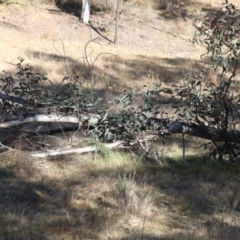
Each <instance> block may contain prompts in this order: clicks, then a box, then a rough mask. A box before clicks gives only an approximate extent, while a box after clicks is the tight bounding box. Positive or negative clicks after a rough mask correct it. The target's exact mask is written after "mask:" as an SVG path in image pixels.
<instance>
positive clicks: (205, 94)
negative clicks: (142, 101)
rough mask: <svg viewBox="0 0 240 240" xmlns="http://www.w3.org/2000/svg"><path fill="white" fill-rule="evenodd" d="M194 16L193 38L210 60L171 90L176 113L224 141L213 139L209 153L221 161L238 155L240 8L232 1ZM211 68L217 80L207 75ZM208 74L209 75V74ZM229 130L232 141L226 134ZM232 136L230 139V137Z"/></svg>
mask: <svg viewBox="0 0 240 240" xmlns="http://www.w3.org/2000/svg"><path fill="white" fill-rule="evenodd" d="M196 19H197V20H198V21H199V20H200V21H201V22H202V24H201V26H200V27H199V28H198V31H197V32H196V34H195V36H194V42H197V43H200V44H202V45H204V46H205V48H206V53H205V54H203V55H202V58H203V59H206V58H207V59H209V60H208V61H209V64H208V65H206V64H203V65H202V67H201V68H200V69H199V72H198V73H197V74H196V73H194V72H190V73H187V74H185V78H184V82H183V83H181V84H180V86H179V87H178V88H175V91H174V93H172V92H169V91H167V90H164V92H165V93H168V94H172V95H173V96H174V97H175V99H178V100H176V101H175V102H174V104H173V105H174V106H177V112H178V117H179V118H180V119H182V120H184V121H187V122H194V123H197V124H199V125H202V126H205V127H208V128H209V131H211V129H214V130H217V131H218V134H219V136H222V138H223V139H225V140H224V142H223V143H217V142H215V141H214V139H213V141H212V145H211V146H212V147H213V148H212V149H211V151H212V154H213V156H214V157H216V158H218V159H219V160H221V161H223V160H224V159H226V160H227V161H229V162H233V161H234V159H236V158H237V157H238V156H239V155H240V152H239V149H240V148H239V147H240V146H239V144H238V143H234V138H235V140H236V142H237V141H239V138H240V136H238V135H239V134H238V133H237V132H235V130H239V117H240V115H239V111H240V108H239V103H240V95H239V93H238V91H236V89H237V84H238V82H237V81H235V80H234V79H235V77H236V75H237V73H238V71H239V59H240V37H239V36H240V35H239V34H240V10H239V9H237V7H236V6H234V5H233V4H228V3H225V4H223V6H222V7H221V8H220V9H219V10H218V11H215V10H214V11H209V12H207V13H206V12H204V15H203V16H201V15H197V16H196ZM210 71H212V72H213V75H215V77H216V79H217V82H216V83H213V81H212V79H211V78H210V79H209V72H210ZM210 77H212V76H211V75H210ZM230 132H231V133H232V135H233V139H231V141H230V140H229V138H227V134H228V133H230ZM232 140H233V141H232Z"/></svg>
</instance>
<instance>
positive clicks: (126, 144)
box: [30, 134, 158, 158]
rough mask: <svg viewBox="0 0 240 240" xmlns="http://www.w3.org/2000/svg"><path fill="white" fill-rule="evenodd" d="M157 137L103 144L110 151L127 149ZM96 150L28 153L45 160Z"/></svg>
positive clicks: (95, 149)
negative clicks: (46, 158)
mask: <svg viewBox="0 0 240 240" xmlns="http://www.w3.org/2000/svg"><path fill="white" fill-rule="evenodd" d="M157 137H158V136H157V135H153V134H152V135H146V136H144V137H142V138H141V139H138V140H137V141H132V142H130V143H129V142H126V141H123V140H119V141H116V142H113V143H105V144H103V146H104V147H106V148H109V149H112V148H129V147H131V146H132V145H135V144H136V143H139V142H144V141H149V140H153V139H156V138H157ZM97 150H98V147H96V146H87V147H83V148H74V149H66V150H59V149H57V150H49V151H46V152H32V153H30V156H32V157H37V158H45V157H48V156H49V157H54V156H59V155H67V154H73V153H78V154H82V153H87V152H95V151H97Z"/></svg>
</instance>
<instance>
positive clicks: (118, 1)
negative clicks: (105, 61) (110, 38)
mask: <svg viewBox="0 0 240 240" xmlns="http://www.w3.org/2000/svg"><path fill="white" fill-rule="evenodd" d="M120 5H121V0H117V9H116V22H115V37H114V43H115V44H117V41H118V19H119V11H120Z"/></svg>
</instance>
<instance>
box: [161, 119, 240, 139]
mask: <svg viewBox="0 0 240 240" xmlns="http://www.w3.org/2000/svg"><path fill="white" fill-rule="evenodd" d="M177 133H184V134H188V135H192V136H195V137H199V138H203V139H207V140H211V141H214V142H224V141H229V142H234V143H240V131H235V130H229V131H227V133H226V134H223V133H221V132H220V131H218V130H217V129H215V128H208V127H206V126H203V125H198V124H195V123H185V122H173V123H171V124H170V125H169V126H168V127H167V128H166V130H163V132H162V134H163V135H170V134H177Z"/></svg>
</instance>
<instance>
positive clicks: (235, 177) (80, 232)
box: [0, 0, 240, 240]
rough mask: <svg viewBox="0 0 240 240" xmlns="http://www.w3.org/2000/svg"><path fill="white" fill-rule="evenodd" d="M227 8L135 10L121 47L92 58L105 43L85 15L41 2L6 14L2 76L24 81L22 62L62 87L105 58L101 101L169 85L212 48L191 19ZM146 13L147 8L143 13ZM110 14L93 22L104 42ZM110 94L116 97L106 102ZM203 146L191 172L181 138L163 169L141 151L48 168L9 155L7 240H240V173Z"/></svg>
mask: <svg viewBox="0 0 240 240" xmlns="http://www.w3.org/2000/svg"><path fill="white" fill-rule="evenodd" d="M11 2H12V1H11ZM44 2H45V3H49V1H44ZM104 2H106V1H104ZM221 2H222V1H210V2H209V1H205V0H199V1H197V2H196V1H188V2H187V1H180V0H179V1H178V0H176V1H172V3H173V4H172V7H171V6H170V5H169V3H170V1H167V0H166V1H160V3H161V5H159V6H156V5H154V3H153V1H150V0H149V1H147V0H136V1H126V2H125V4H126V6H127V7H126V8H125V9H124V11H123V14H122V15H121V22H120V28H119V34H120V38H119V43H118V46H114V45H113V44H112V43H110V42H109V41H106V40H103V39H102V40H101V41H93V42H91V44H89V45H88V48H87V55H85V51H84V49H85V46H86V43H87V42H88V41H89V39H94V38H95V37H99V35H98V34H97V33H96V32H95V31H93V30H92V29H90V28H89V27H87V26H84V25H82V24H81V23H79V20H78V18H77V17H76V16H73V15H69V14H67V13H66V12H62V11H60V10H59V9H58V8H56V6H54V5H53V4H45V3H41V2H40V3H37V2H34V3H36V4H35V5H34V6H32V4H30V3H29V1H18V3H20V4H9V5H7V7H6V5H0V11H1V16H2V19H1V22H0V29H1V39H0V43H1V44H0V51H1V56H0V68H1V69H2V70H7V71H9V72H12V73H14V67H13V66H12V65H11V64H8V63H17V57H18V56H22V57H24V58H25V59H26V62H28V63H30V64H31V65H33V66H34V67H35V68H39V69H41V70H42V71H43V72H47V73H48V77H49V78H50V79H51V80H53V81H54V82H55V83H56V84H57V83H60V82H61V80H62V78H63V76H64V74H66V71H68V73H70V74H73V75H74V74H89V69H88V65H87V62H86V58H87V59H88V60H89V61H94V59H97V61H96V62H95V63H94V65H93V66H92V67H91V70H92V71H91V77H93V78H94V77H96V78H98V83H97V88H98V89H99V95H100V96H101V97H102V98H106V100H107V98H109V97H111V96H114V94H116V93H119V92H121V90H122V89H123V88H129V87H139V88H141V87H143V86H144V85H148V86H151V85H152V84H153V83H160V84H162V86H167V85H169V84H170V83H171V82H173V81H177V80H179V79H180V78H181V77H182V74H183V73H184V72H185V71H186V70H188V69H189V68H192V67H193V65H194V67H196V66H198V64H199V62H198V61H199V53H200V52H201V51H202V49H201V47H199V46H194V45H192V43H191V42H189V41H188V40H189V39H191V38H192V33H193V32H194V28H193V26H192V25H191V22H190V20H189V19H188V13H189V12H190V11H191V10H192V9H193V8H194V7H202V6H213V5H215V4H220V3H221ZM232 2H233V3H235V4H238V1H237V0H235V1H232ZM109 3H112V1H109ZM139 5H141V6H143V7H140V8H139V7H138V8H136V6H139ZM153 7H154V8H156V9H157V10H153V9H152V8H153ZM176 8H177V12H176ZM150 13H151V14H150ZM103 15H104V18H103V17H102V15H95V16H92V20H93V24H96V26H98V25H100V26H104V27H107V28H106V29H107V31H106V32H101V33H102V34H103V35H104V36H105V37H108V38H109V39H110V40H111V39H113V34H114V30H113V28H112V26H113V25H112V24H113V22H114V21H113V19H114V14H112V13H111V12H107V13H104V14H103ZM176 36H177V37H176ZM100 53H106V54H102V55H100V56H99V54H100ZM108 53H111V54H114V55H116V56H113V55H109V54H108ZM66 66H67V68H66ZM99 76H101V77H99ZM106 86H108V87H109V88H111V91H110V92H111V94H112V95H110V96H109V95H106V94H104V90H105V88H106ZM194 141H195V140H194V139H193V138H188V139H187V148H188V149H187V150H188V152H187V156H189V157H188V158H187V159H186V161H187V164H186V163H184V162H182V160H181V158H182V149H181V139H178V138H174V139H169V140H168V145H167V146H166V147H165V148H164V154H163V156H162V155H161V150H162V148H161V142H157V143H156V146H155V147H156V149H157V150H158V152H159V155H160V157H161V158H162V157H163V159H161V160H162V161H163V163H164V164H163V166H159V165H158V164H157V163H156V162H154V161H153V160H152V159H149V158H140V156H141V154H142V153H141V152H139V150H133V151H132V152H120V151H114V152H113V151H109V150H107V149H104V148H102V147H101V146H99V148H100V150H101V151H100V153H97V154H86V155H81V156H65V157H63V156H60V157H57V158H52V159H45V160H39V159H31V158H29V157H28V156H27V155H26V154H24V153H22V152H19V151H14V152H8V153H4V154H2V155H0V213H1V218H0V236H1V237H2V239H64V240H67V239H112V240H113V239H122V240H124V239H125V240H127V239H129V240H130V239H138V240H139V239H142V240H143V239H144V240H145V239H146V240H148V239H149V240H155V239H166V240H167V239H168V240H170V239H209V240H210V239H229V240H230V239H231V240H232V239H239V238H240V221H239V219H240V193H239V188H238V183H239V180H240V179H239V177H240V169H239V166H236V167H229V168H227V167H226V166H219V165H218V164H217V163H216V162H213V161H211V160H210V159H204V158H202V157H201V156H196V154H197V153H201V151H202V150H201V149H200V150H199V149H195V148H194V146H195V144H194ZM198 143H199V142H198Z"/></svg>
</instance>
